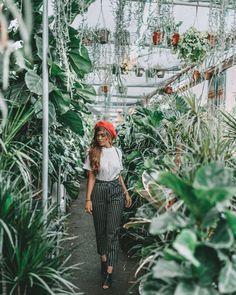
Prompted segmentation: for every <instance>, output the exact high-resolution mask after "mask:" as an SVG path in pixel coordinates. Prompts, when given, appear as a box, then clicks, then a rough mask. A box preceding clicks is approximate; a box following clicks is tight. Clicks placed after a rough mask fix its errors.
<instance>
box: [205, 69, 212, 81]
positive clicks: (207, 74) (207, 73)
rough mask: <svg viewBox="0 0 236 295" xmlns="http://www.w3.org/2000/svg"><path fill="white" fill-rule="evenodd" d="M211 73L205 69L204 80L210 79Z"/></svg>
mask: <svg viewBox="0 0 236 295" xmlns="http://www.w3.org/2000/svg"><path fill="white" fill-rule="evenodd" d="M212 75H213V74H212V72H210V71H206V72H205V80H211V77H212Z"/></svg>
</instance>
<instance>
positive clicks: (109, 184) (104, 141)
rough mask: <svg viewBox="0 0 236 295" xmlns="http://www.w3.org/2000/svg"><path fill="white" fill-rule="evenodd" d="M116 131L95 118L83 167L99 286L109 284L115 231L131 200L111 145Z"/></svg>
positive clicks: (116, 152)
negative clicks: (100, 283)
mask: <svg viewBox="0 0 236 295" xmlns="http://www.w3.org/2000/svg"><path fill="white" fill-rule="evenodd" d="M115 138H116V131H115V129H114V126H113V125H112V123H110V122H107V121H99V122H97V123H96V125H95V134H94V138H93V140H92V143H91V145H90V149H89V153H88V157H87V159H86V162H85V164H84V169H86V170H88V182H87V191H86V203H85V211H86V212H87V213H89V214H92V215H93V221H94V227H95V233H96V242H97V251H98V254H99V255H100V258H101V272H102V274H104V275H105V276H104V281H103V284H102V287H103V289H107V288H110V287H111V283H112V271H113V267H114V265H115V264H116V263H117V258H118V234H119V230H120V223H121V216H122V212H123V209H124V206H126V207H127V208H129V207H130V206H131V204H132V200H131V198H130V196H129V193H128V191H127V189H126V186H125V183H124V180H123V178H122V176H121V175H120V172H121V170H122V169H123V167H122V154H121V151H120V150H119V149H118V148H116V147H113V145H112V143H113V140H114V139H115Z"/></svg>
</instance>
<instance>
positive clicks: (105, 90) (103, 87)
mask: <svg viewBox="0 0 236 295" xmlns="http://www.w3.org/2000/svg"><path fill="white" fill-rule="evenodd" d="M100 92H101V93H103V94H107V93H108V92H109V85H107V84H103V85H101V86H100Z"/></svg>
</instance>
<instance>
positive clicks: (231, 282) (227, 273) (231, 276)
mask: <svg viewBox="0 0 236 295" xmlns="http://www.w3.org/2000/svg"><path fill="white" fill-rule="evenodd" d="M219 291H220V293H229V294H232V293H233V292H236V264H235V262H234V263H232V262H231V261H229V260H228V261H227V262H226V265H225V266H224V267H223V268H222V269H221V272H220V276H219Z"/></svg>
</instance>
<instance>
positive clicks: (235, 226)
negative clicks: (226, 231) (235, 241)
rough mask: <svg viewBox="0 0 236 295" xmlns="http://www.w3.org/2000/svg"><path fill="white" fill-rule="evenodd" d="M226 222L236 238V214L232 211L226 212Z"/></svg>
mask: <svg viewBox="0 0 236 295" xmlns="http://www.w3.org/2000/svg"><path fill="white" fill-rule="evenodd" d="M225 217H226V220H227V222H228V224H229V226H230V228H231V230H232V232H233V234H234V237H235V238H236V213H235V212H233V211H230V210H226V211H225Z"/></svg>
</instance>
